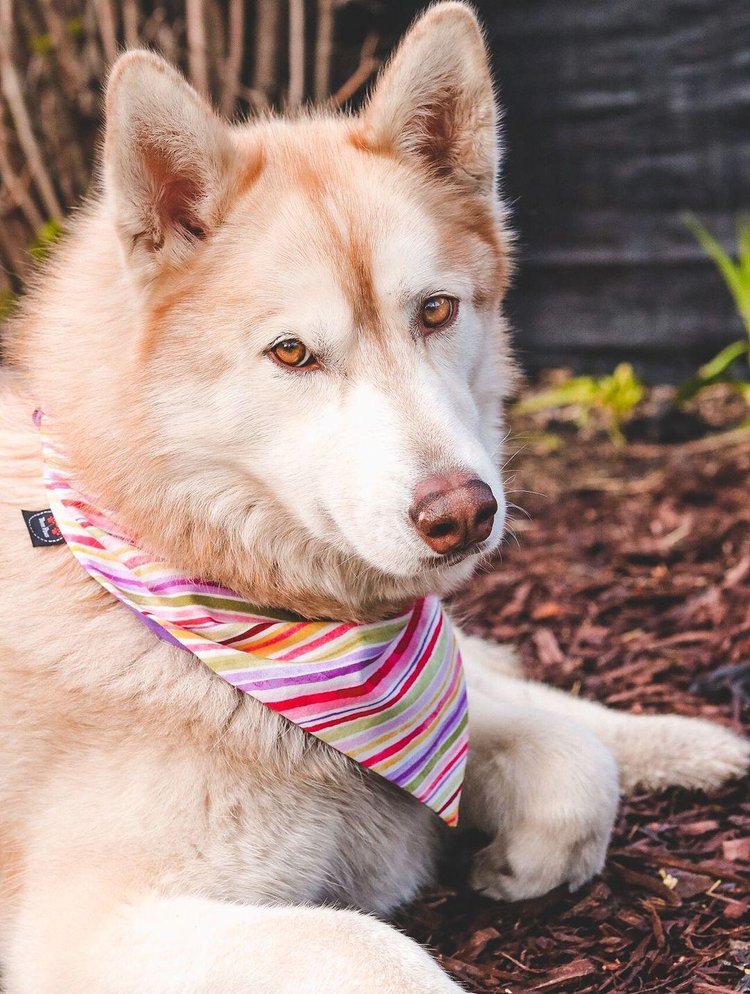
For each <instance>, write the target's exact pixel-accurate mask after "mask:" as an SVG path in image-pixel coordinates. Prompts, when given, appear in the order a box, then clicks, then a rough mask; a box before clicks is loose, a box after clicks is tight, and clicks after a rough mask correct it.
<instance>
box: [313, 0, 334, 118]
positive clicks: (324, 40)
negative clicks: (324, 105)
mask: <svg viewBox="0 0 750 994" xmlns="http://www.w3.org/2000/svg"><path fill="white" fill-rule="evenodd" d="M333 3H334V0H318V30H317V34H316V37H315V99H316V100H317V101H319V102H322V101H323V100H325V99H326V98H327V97H328V95H329V94H330V92H331V59H332V57H333V27H334V23H333Z"/></svg>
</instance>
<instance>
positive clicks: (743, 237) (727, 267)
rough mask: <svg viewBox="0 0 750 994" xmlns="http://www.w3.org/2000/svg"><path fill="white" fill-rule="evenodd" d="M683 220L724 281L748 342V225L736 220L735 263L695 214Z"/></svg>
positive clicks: (749, 320) (741, 220) (749, 326)
mask: <svg viewBox="0 0 750 994" xmlns="http://www.w3.org/2000/svg"><path fill="white" fill-rule="evenodd" d="M684 221H685V224H686V225H687V226H688V228H690V230H691V231H692V232H693V234H694V235H695V237H696V239H697V240H698V241H699V242H700V244H701V245H702V246H703V249H704V250H705V252H706V254H707V255H708V256H709V258H710V259H712V260H713V262H714V264H715V265H716V267H717V269H718V270H719V272H720V273H721V275H722V277H723V278H724V282H725V283H726V285H727V287H728V289H729V292H730V293H731V294H732V297H733V298H734V302H735V306H736V307H737V311H738V313H739V315H740V318H741V319H742V323H743V324H744V326H745V331H746V332H747V336H748V340H750V222H746V221H745V220H743V219H740V220H739V221H738V233H737V240H738V259H737V262H735V261H734V260H733V259H732V258H731V256H730V255H729V254H728V252H726V251H725V250H724V248H723V247H722V246H721V245H720V244H719V242H718V241H717V240H716V239H715V238H714V237H713V235H712V234H711V233H710V232H709V231H708V230H707V229H706V228H704V226H703V225H702V224H701V223H700V221H699V220H698V218H697V217H695V215H693V214H686V215H684Z"/></svg>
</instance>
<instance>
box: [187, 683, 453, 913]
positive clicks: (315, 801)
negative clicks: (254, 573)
mask: <svg viewBox="0 0 750 994" xmlns="http://www.w3.org/2000/svg"><path fill="white" fill-rule="evenodd" d="M243 703H244V705H245V706H244V708H243V710H244V712H245V714H246V715H247V716H248V719H249V720H250V721H254V723H255V724H256V726H257V732H258V734H259V735H260V736H261V737H262V738H265V737H266V736H267V735H268V730H269V728H272V727H273V726H275V725H280V726H283V725H286V727H283V734H282V736H281V737H280V738H279V739H278V740H277V741H278V747H280V748H281V749H282V750H287V751H288V754H291V762H286V761H285V759H286V758H288V757H281V759H282V761H281V762H280V763H278V764H277V763H272V764H271V765H270V766H268V767H266V768H265V769H260V770H258V769H255V768H254V764H253V762H252V761H251V762H248V764H247V765H246V766H245V767H244V769H243V765H242V763H241V762H240V764H239V765H237V764H236V763H234V764H233V772H232V774H231V777H232V779H231V780H227V781H226V782H225V786H224V790H223V794H222V796H221V798H220V799H216V800H215V801H214V807H213V810H212V811H211V812H210V816H209V817H210V820H211V825H210V827H209V829H208V831H207V832H206V833H205V834H204V836H203V838H204V843H203V846H202V853H201V864H198V863H196V865H195V867H194V869H195V871H196V872H197V873H199V874H200V875H201V876H204V874H206V871H207V874H206V879H203V880H201V881H200V882H199V883H198V886H200V888H201V889H202V890H205V888H206V886H209V887H210V888H211V889H213V888H216V895H217V896H220V897H221V898H222V899H224V900H227V899H228V900H237V901H251V902H255V901H264V902H266V901H270V902H278V901H284V902H299V901H303V902H309V903H313V904H335V905H342V906H350V907H357V908H361V909H364V910H366V911H371V912H374V913H377V914H388V913H389V912H391V911H393V910H394V909H395V908H396V907H398V906H399V905H402V904H404V903H406V902H408V901H409V900H411V899H412V898H413V897H414V896H415V894H416V893H417V892H418V891H419V890H420V889H421V888H422V887H424V886H425V885H426V884H428V883H429V882H430V881H431V880H432V879H433V876H434V872H435V865H436V862H437V858H438V855H439V851H440V848H441V843H442V840H443V839H444V837H445V834H446V833H447V832H449V830H448V829H446V827H445V826H444V825H443V823H442V822H441V821H440V819H439V818H438V816H437V815H436V814H435V813H434V812H432V811H431V810H430V809H429V808H427V807H425V806H424V805H423V804H421V803H419V802H418V801H416V800H415V799H414V798H413V797H411V796H410V795H407V794H405V793H404V792H402V791H400V790H399V789H398V788H395V787H393V786H392V785H391V784H390V783H388V782H387V781H385V780H383V779H382V778H380V777H379V776H377V775H376V774H374V773H372V772H370V771H368V770H365V769H363V768H362V767H360V766H358V765H357V764H356V763H354V762H353V761H351V760H349V759H347V758H345V757H344V756H342V755H341V754H340V753H338V752H336V751H335V750H333V749H331V748H330V747H329V746H326V745H324V744H323V743H319V742H317V741H314V742H313V741H311V740H310V737H309V736H308V735H307V734H306V733H304V732H302V730H301V729H299V728H297V727H296V726H289V725H288V724H287V723H286V722H285V719H283V718H280V717H279V716H278V715H275V714H274V713H272V712H269V711H268V709H267V708H265V707H264V706H263V705H260V704H258V702H256V701H254V700H252V699H250V700H245V701H244V702H243ZM216 776H217V777H218V776H224V777H226V774H225V773H223V772H222V771H221V770H219V769H218V768H217V769H216ZM187 872H188V874H189V873H190V872H191V871H190V868H188V869H187ZM209 879H210V881H211V882H210V883H209Z"/></svg>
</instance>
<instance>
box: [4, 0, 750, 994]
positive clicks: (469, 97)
mask: <svg viewBox="0 0 750 994" xmlns="http://www.w3.org/2000/svg"><path fill="white" fill-rule="evenodd" d="M497 118H498V112H497V108H496V103H495V98H494V94H493V86H492V80H491V76H490V69H489V64H488V58H487V53H486V50H485V46H484V43H483V38H482V34H481V30H480V28H479V26H478V23H477V20H476V17H475V15H474V13H473V11H472V10H471V8H470V7H469V6H467V5H465V4H464V3H461V2H447V3H439V4H436V5H434V6H432V7H430V8H429V9H428V10H427V11H426V12H425V13H424V14H423V15H422V16H421V17H420V18H419V19H418V20H417V21H416V22H415V24H414V25H413V26H412V28H411V29H410V31H409V33H408V34H407V36H406V37H405V39H404V40H403V42H402V44H401V46H400V48H399V49H398V50H397V52H396V54H395V55H394V57H393V58H392V59H391V61H390V63H389V64H388V65H387V66H386V67H385V68H384V70H383V71H382V73H381V74H380V76H379V78H378V80H377V82H376V84H375V85H374V88H373V92H372V94H371V97H370V99H369V101H368V102H367V104H366V106H365V107H364V109H363V110H362V111H361V112H360V113H358V114H356V115H347V114H343V113H339V112H333V111H328V110H326V109H323V110H320V111H316V112H310V113H307V112H305V113H301V114H299V115H297V116H296V117H293V118H285V117H268V118H264V119H260V120H253V121H250V122H248V123H244V124H239V125H230V124H227V123H225V122H223V121H222V120H220V119H219V118H218V117H217V115H216V114H215V113H214V112H213V110H212V109H211V108H210V107H209V106H208V105H207V104H206V103H205V102H204V101H203V100H202V99H201V98H199V97H198V95H197V94H196V93H195V92H194V91H193V90H192V89H191V87H190V86H189V85H188V84H187V83H186V82H185V81H184V80H183V78H182V77H181V76H180V75H179V74H178V73H177V72H176V71H175V70H174V69H172V68H171V67H170V66H168V65H167V64H166V63H165V62H164V61H163V60H162V59H161V58H159V57H158V56H156V55H154V54H151V53H149V52H145V51H132V52H128V53H125V54H124V55H122V56H121V57H120V58H119V60H118V61H117V63H116V65H115V66H114V68H113V69H112V72H111V75H110V78H109V82H108V87H107V96H106V133H105V141H104V147H103V168H102V172H101V182H100V191H99V192H98V193H96V194H95V195H94V196H93V197H92V198H91V200H90V201H89V202H88V204H87V205H86V206H85V207H84V208H83V209H82V211H81V213H80V216H79V217H78V218H77V219H76V220H75V221H74V223H73V224H72V225H71V230H70V232H69V234H68V235H67V237H66V238H65V240H64V242H63V244H62V245H61V247H60V248H59V249H58V250H56V252H55V253H54V255H53V257H52V259H51V261H50V262H49V264H48V265H47V266H46V268H45V269H44V271H43V273H42V275H41V277H40V279H39V281H38V285H37V286H36V287H35V288H33V289H32V291H31V292H30V293H29V294H28V296H27V298H26V300H25V302H24V304H23V309H22V312H21V313H20V314H19V316H18V317H17V318H16V320H15V321H14V323H13V326H12V329H11V332H10V335H9V342H8V346H7V348H8V354H9V355H10V356H11V359H12V362H11V367H12V368H11V369H10V370H9V371H7V372H6V373H5V374H4V379H3V380H2V381H1V382H2V387H1V388H0V389H1V391H2V392H1V393H0V477H1V483H0V516H1V517H2V535H3V542H2V544H1V545H0V561H1V562H0V568H1V571H2V577H3V580H2V593H1V596H0V604H1V605H2V625H1V628H0V630H1V631H2V635H0V691H1V699H2V707H1V709H0V748H1V749H2V764H1V765H0V961H1V962H2V977H3V983H4V990H5V992H6V994H68V992H73V991H75V992H80V991H96V992H97V994H136V992H138V994H143V992H145V991H147V992H149V994H173V992H174V994H177V992H179V994H207V992H219V991H221V992H222V994H255V992H258V994H260V992H263V994H292V992H293V994H300V992H309V994H313V992H315V994H323V992H325V994H337V992H346V994H360V992H361V994H375V992H378V994H391V992H392V994H396V992H398V994H438V992H446V994H447V992H449V991H458V990H459V987H458V986H457V985H456V984H455V983H454V982H453V981H452V980H451V979H450V978H449V977H448V976H447V975H446V974H445V973H444V972H443V971H442V970H441V968H440V967H439V966H438V965H437V964H436V963H435V962H434V961H433V960H432V959H431V958H430V956H429V955H428V953H427V952H425V951H424V950H423V949H421V948H420V947H419V946H418V945H417V944H415V943H413V942H412V941H411V940H410V939H408V938H406V937H405V936H404V935H402V934H400V933H399V932H398V931H396V930H395V929H393V928H392V927H391V926H390V925H388V924H387V923H386V922H385V921H384V919H386V918H387V916H388V915H389V913H390V912H391V911H392V910H393V909H394V908H396V907H397V906H399V905H401V904H403V903H404V902H408V901H409V900H410V899H412V898H413V897H414V896H415V895H416V894H417V893H418V891H419V890H420V889H421V888H422V887H424V886H425V885H426V884H427V883H428V882H429V881H430V880H431V879H432V877H433V874H434V872H435V866H436V862H437V859H438V856H439V853H440V851H441V848H442V846H443V845H444V842H445V839H446V836H447V835H448V834H449V832H450V831H451V829H448V828H446V827H445V826H444V825H443V823H442V821H441V819H440V818H439V817H438V816H437V815H436V814H435V813H434V811H432V810H431V809H430V808H429V807H428V806H427V805H426V804H422V803H420V801H419V800H417V799H415V797H413V796H411V795H409V794H407V793H406V792H404V791H402V790H400V789H399V788H398V787H396V786H394V785H393V784H391V783H389V782H388V781H387V780H386V779H384V778H383V777H381V776H379V775H378V774H377V773H374V772H372V771H371V770H367V769H364V768H363V767H362V766H360V765H358V764H356V763H355V762H353V761H352V759H350V758H348V757H347V756H345V755H343V754H342V753H341V752H339V751H337V750H336V749H333V748H331V747H330V746H329V745H326V744H325V743H323V742H321V741H320V740H318V739H316V738H314V737H313V736H311V735H309V734H308V733H307V732H305V731H304V730H302V729H301V728H299V727H298V726H297V725H295V724H292V723H290V722H288V721H287V720H286V719H285V718H284V717H283V716H281V715H279V714H278V713H276V712H275V711H273V710H271V709H270V708H269V707H266V706H265V705H264V704H262V703H259V702H258V701H257V700H256V699H255V698H254V697H253V696H252V695H250V694H242V693H239V692H238V691H237V690H236V689H235V688H234V687H232V686H230V685H229V684H228V683H227V682H225V681H224V680H221V679H218V678H217V676H216V674H214V673H212V672H211V671H210V670H209V669H208V668H207V667H204V666H203V665H202V664H200V663H199V662H198V661H197V660H196V659H195V658H194V657H193V656H191V655H190V654H189V653H186V652H184V651H183V650H182V649H181V648H179V647H176V646H174V645H171V644H169V643H168V642H166V641H164V640H160V639H158V638H157V637H156V636H155V635H154V633H153V632H152V630H151V629H150V628H149V627H147V626H145V625H143V624H142V623H141V620H140V619H138V618H137V617H135V616H134V615H133V613H132V612H130V611H128V610H126V609H125V608H124V607H123V605H122V604H121V603H120V602H119V601H118V600H117V599H116V598H115V597H112V596H111V595H110V594H109V593H107V592H106V591H105V590H103V589H102V588H101V587H100V586H99V585H98V584H96V583H94V582H93V581H92V579H91V577H90V576H88V575H87V574H86V573H85V572H84V570H82V569H81V567H80V565H79V564H78V562H76V560H75V559H74V557H73V556H72V555H71V554H70V551H69V550H68V549H67V548H66V547H65V545H60V546H50V547H49V548H35V547H32V545H31V543H30V542H29V536H28V534H27V532H26V530H25V529H24V527H23V519H22V517H21V514H20V510H21V509H29V508H33V509H37V508H44V507H46V506H47V503H48V498H47V493H46V491H45V488H44V486H43V483H42V472H43V470H42V458H41V449H40V437H39V432H38V430H37V428H36V427H35V426H34V424H33V423H32V412H33V411H34V410H35V409H37V408H40V409H42V410H43V411H44V413H45V416H48V417H50V418H51V419H53V421H54V425H55V430H56V432H57V433H58V435H59V437H60V438H61V439H62V440H63V443H64V446H65V449H66V452H67V454H68V456H69V458H70V460H71V463H72V465H73V466H74V469H75V474H76V479H78V480H80V482H81V484H82V485H83V486H85V487H86V488H87V491H88V492H95V493H96V494H97V495H98V496H99V497H100V498H101V500H102V501H103V502H104V506H106V507H107V508H108V509H110V510H111V511H112V513H113V514H115V515H116V516H117V518H118V520H121V521H123V522H125V523H126V524H127V526H128V528H129V529H131V530H132V533H133V534H137V535H138V536H139V537H140V538H141V539H142V541H143V542H144V543H146V544H147V545H148V546H149V547H150V548H152V549H154V550H156V551H157V552H158V553H159V554H161V555H162V556H163V557H164V558H165V559H168V560H169V561H170V562H171V563H174V564H176V565H177V566H179V568H180V569H181V570H183V571H184V572H185V573H186V574H188V575H191V576H197V577H202V578H211V579H212V580H215V581H217V582H220V583H222V584H224V585H226V586H227V587H228V588H231V589H232V590H236V591H239V592H240V593H241V594H242V595H243V596H245V597H246V598H247V599H248V600H249V601H250V602H251V603H253V604H259V605H264V606H265V607H266V608H268V609H278V610H281V611H284V612H292V613H293V614H294V615H296V616H299V617H301V618H304V619H345V620H346V621H348V622H356V623H371V622H375V621H377V620H378V619H383V618H388V617H390V616H392V615H393V614H394V613H396V612H398V611H400V610H402V609H403V608H404V605H408V604H410V603H412V602H413V601H414V600H415V599H416V598H421V597H424V596H426V595H428V594H429V595H432V594H437V595H439V596H444V595H446V594H447V593H449V592H450V591H452V590H454V589H455V588H456V587H457V586H458V585H459V584H461V583H463V582H465V581H466V580H467V578H468V577H469V576H470V574H471V572H472V570H473V569H474V568H475V567H476V564H477V563H478V562H479V561H480V560H481V558H482V557H483V556H486V555H487V554H488V553H490V552H491V551H492V550H493V549H495V548H496V547H497V546H498V543H499V542H500V540H501V536H502V533H503V525H504V516H505V505H504V498H503V484H502V479H501V475H500V472H499V470H498V468H497V467H498V464H499V460H500V455H501V441H502V436H503V427H502V421H501V417H500V415H499V413H498V412H499V401H500V399H501V398H502V396H503V395H504V394H506V393H507V392H508V391H509V389H510V386H511V384H512V381H513V366H512V362H511V360H510V358H509V346H508V341H507V337H508V336H507V330H506V327H505V323H504V321H503V318H502V316H501V306H502V299H503V296H504V293H505V290H506V287H507V284H508V278H509V273H510V269H511V261H510V260H511V242H512V239H511V235H510V233H509V228H508V221H507V217H506V212H505V210H504V208H503V206H502V203H501V201H500V198H499V195H498V168H499V159H500V155H499V146H498V137H497ZM457 637H458V639H459V644H460V647H461V652H462V655H463V659H464V667H465V673H466V679H467V683H468V695H469V704H470V707H469V734H470V749H469V756H468V762H467V767H466V775H465V782H464V789H463V796H462V801H461V812H460V824H461V826H466V827H468V828H476V829H479V830H481V831H482V832H484V833H485V834H486V836H487V837H488V838H489V840H490V841H489V842H488V844H487V845H486V847H485V848H484V849H482V850H480V851H479V852H478V853H477V854H476V856H475V858H474V863H473V867H472V870H471V883H472V885H473V886H474V887H475V888H476V890H478V891H480V892H482V893H484V894H486V895H489V896H490V897H493V898H501V899H505V900H516V899H520V898H525V897H532V896H535V895H540V894H542V893H544V892H546V891H548V890H549V889H551V888H553V887H556V886H558V885H560V884H563V883H566V884H568V885H569V886H570V887H571V888H575V887H579V886H580V885H582V884H583V883H585V882H586V881H587V880H589V879H590V878H591V877H592V876H593V875H595V874H596V873H597V872H598V871H599V870H600V869H601V867H602V865H603V862H604V859H605V854H606V849H607V844H608V840H609V837H610V832H611V829H612V824H613V819H614V817H615V810H616V805H617V799H618V795H619V793H620V792H621V791H629V790H632V789H633V788H635V787H636V786H638V787H641V788H653V789H658V788H661V787H664V786H666V785H669V784H676V785H682V786H685V787H690V788H700V789H710V788H714V787H716V786H717V785H719V784H720V783H722V782H723V781H724V780H726V779H728V778H730V777H736V776H740V775H741V774H742V773H743V772H744V771H745V769H746V767H747V763H748V748H747V744H746V743H745V742H743V741H742V740H741V739H740V738H738V737H737V736H735V735H734V734H732V733H731V732H730V731H728V730H726V729H724V728H721V727H719V726H716V725H713V724H710V723H708V722H704V721H701V720H689V719H684V718H680V717H676V716H654V717H644V716H635V715H628V714H625V713H619V712H611V711H608V710H606V709H605V708H603V707H601V706H599V705H597V704H595V703H593V702H590V701H585V700H581V699H577V698H574V697H571V696H567V695H565V694H563V693H561V692H559V691H556V690H553V689H551V688H548V687H545V686H543V685H540V684H536V683H532V682H526V681H524V680H523V679H522V678H521V675H520V674H519V673H518V671H517V669H516V668H515V664H514V662H513V658H512V656H511V655H510V654H509V652H508V650H507V649H506V648H504V647H502V646H496V645H492V644H490V643H486V642H483V641H481V640H479V639H477V638H475V637H470V636H466V635H464V634H462V633H461V632H460V631H459V632H458V636H457Z"/></svg>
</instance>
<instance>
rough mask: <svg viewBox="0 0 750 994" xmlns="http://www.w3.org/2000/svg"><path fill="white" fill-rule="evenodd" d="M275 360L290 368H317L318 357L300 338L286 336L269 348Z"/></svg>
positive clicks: (269, 353) (269, 352)
mask: <svg viewBox="0 0 750 994" xmlns="http://www.w3.org/2000/svg"><path fill="white" fill-rule="evenodd" d="M268 355H269V356H270V358H271V359H273V361H274V362H277V363H279V365H281V366H287V367H288V368H290V369H317V368H318V366H319V363H318V360H317V357H316V356H314V355H313V354H312V352H311V351H310V350H309V349H308V347H307V346H306V345H304V344H303V343H302V342H301V341H300V340H299V339H298V338H285V339H284V340H283V341H281V342H277V343H276V345H274V346H273V347H272V348H270V349H269V350H268Z"/></svg>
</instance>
